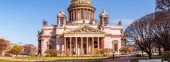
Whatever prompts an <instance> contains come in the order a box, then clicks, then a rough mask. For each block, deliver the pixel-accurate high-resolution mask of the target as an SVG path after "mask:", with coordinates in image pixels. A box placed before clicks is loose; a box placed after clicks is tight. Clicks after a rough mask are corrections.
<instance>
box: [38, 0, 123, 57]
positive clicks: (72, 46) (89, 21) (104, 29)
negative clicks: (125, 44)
mask: <svg viewBox="0 0 170 62" xmlns="http://www.w3.org/2000/svg"><path fill="white" fill-rule="evenodd" d="M95 10H96V8H95V7H93V6H92V0H72V1H71V4H70V6H69V8H68V12H69V20H68V21H67V17H66V15H65V13H64V11H61V12H59V14H58V15H57V24H56V25H48V23H47V21H43V26H42V30H41V32H38V53H39V54H41V55H44V54H45V51H46V50H48V49H57V50H60V51H63V53H61V54H62V55H93V54H94V52H95V51H94V49H105V48H109V49H114V50H115V54H120V52H119V49H120V48H121V47H122V29H123V27H122V26H117V25H116V26H112V25H109V15H108V14H107V12H106V11H105V10H103V12H102V13H101V14H100V15H99V17H100V21H97V20H95V19H94V13H95Z"/></svg>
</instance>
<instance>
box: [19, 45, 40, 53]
mask: <svg viewBox="0 0 170 62" xmlns="http://www.w3.org/2000/svg"><path fill="white" fill-rule="evenodd" d="M22 48H23V50H24V51H23V54H26V55H29V54H30V53H31V55H32V54H36V52H37V49H36V47H35V46H34V45H32V44H25V45H23V46H22Z"/></svg>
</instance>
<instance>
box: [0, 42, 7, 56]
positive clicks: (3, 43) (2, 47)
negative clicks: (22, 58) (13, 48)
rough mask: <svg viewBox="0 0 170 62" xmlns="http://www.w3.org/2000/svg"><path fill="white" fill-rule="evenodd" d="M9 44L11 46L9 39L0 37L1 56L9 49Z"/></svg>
mask: <svg viewBox="0 0 170 62" xmlns="http://www.w3.org/2000/svg"><path fill="white" fill-rule="evenodd" d="M8 46H9V41H7V40H5V39H0V56H2V55H3V53H4V51H5V50H7V48H8Z"/></svg>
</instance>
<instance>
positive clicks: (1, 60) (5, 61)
mask: <svg viewBox="0 0 170 62" xmlns="http://www.w3.org/2000/svg"><path fill="white" fill-rule="evenodd" d="M0 62H16V61H11V60H3V59H0Z"/></svg>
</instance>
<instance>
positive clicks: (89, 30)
mask: <svg viewBox="0 0 170 62" xmlns="http://www.w3.org/2000/svg"><path fill="white" fill-rule="evenodd" d="M66 33H101V34H102V33H105V32H103V31H100V30H98V29H95V28H91V27H89V26H83V27H80V28H78V29H73V30H72V31H68V32H66Z"/></svg>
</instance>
